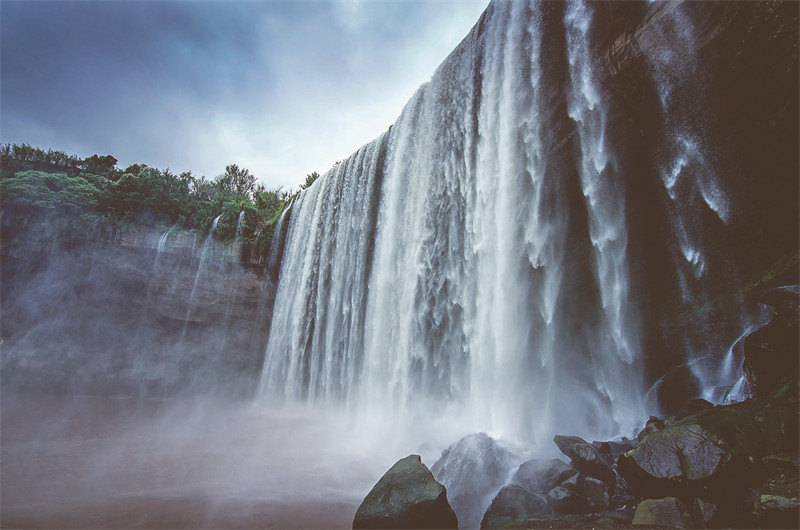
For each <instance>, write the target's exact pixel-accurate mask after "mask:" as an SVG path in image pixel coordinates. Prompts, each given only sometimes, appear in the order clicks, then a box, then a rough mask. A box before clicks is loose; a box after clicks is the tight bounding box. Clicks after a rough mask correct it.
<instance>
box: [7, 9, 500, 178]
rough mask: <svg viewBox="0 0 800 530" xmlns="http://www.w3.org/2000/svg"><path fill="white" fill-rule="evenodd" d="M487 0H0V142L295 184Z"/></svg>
mask: <svg viewBox="0 0 800 530" xmlns="http://www.w3.org/2000/svg"><path fill="white" fill-rule="evenodd" d="M487 3H488V1H487V0H477V1H474V2H464V1H458V2H456V1H447V0H439V1H434V0H430V1H393V0H384V1H378V0H375V1H344V0H340V1H305V2H299V1H179V0H174V1H146V0H139V1H111V0H107V1H101V2H95V1H70V0H60V1H55V2H47V1H9V0H2V1H0V61H1V62H0V70H1V71H0V74H1V76H0V138H1V139H2V141H3V142H13V143H22V142H27V143H29V144H31V145H34V146H38V147H42V148H53V149H59V150H63V151H66V152H68V153H71V154H76V155H78V156H82V157H84V156H89V155H92V154H95V153H98V154H112V155H114V156H116V157H117V158H118V159H119V160H120V165H121V166H123V167H124V166H125V165H128V164H131V163H134V162H142V163H147V164H150V165H153V166H156V167H159V168H162V169H163V168H167V167H169V168H170V169H171V170H172V171H173V172H181V171H189V170H191V171H192V172H193V173H194V174H195V175H198V176H199V175H206V176H207V177H213V176H215V175H217V174H219V173H222V172H223V171H224V168H225V165H226V164H230V163H236V164H239V165H240V166H243V167H246V168H249V169H250V170H251V172H253V173H254V174H256V175H257V176H258V177H259V179H260V180H261V181H262V182H264V183H265V184H267V185H270V186H278V185H282V186H284V187H286V188H290V187H295V186H296V185H297V184H299V183H300V182H302V181H303V180H304V177H305V175H306V174H307V173H310V172H311V171H319V172H324V171H326V170H327V169H328V168H329V167H330V166H331V165H332V164H333V163H334V162H335V161H337V160H340V159H343V158H345V157H347V156H348V155H350V154H351V153H352V152H353V151H355V150H356V149H358V148H359V147H360V146H361V145H363V144H364V143H366V142H368V141H370V140H371V139H373V138H374V137H376V136H378V135H379V134H380V133H381V132H382V131H384V130H386V129H387V128H388V126H389V125H390V124H391V123H392V122H394V120H395V119H396V118H397V117H398V116H399V114H400V111H401V110H402V107H403V105H404V104H405V102H406V101H407V100H408V99H409V98H410V97H411V95H412V94H413V93H414V91H415V90H416V89H417V87H418V86H419V85H420V84H422V83H423V82H425V81H427V80H428V79H429V78H430V76H431V74H432V73H433V71H434V70H435V69H436V67H437V66H438V65H439V63H441V61H442V60H444V58H445V57H446V56H447V54H448V53H449V52H450V51H451V50H452V49H453V48H454V47H455V46H456V45H457V44H458V42H459V41H460V40H461V39H462V38H463V37H464V36H466V34H467V33H468V31H469V30H470V28H471V27H472V25H473V24H474V23H475V22H477V20H478V18H479V16H480V13H481V12H482V10H483V9H484V8H485V6H486V4H487Z"/></svg>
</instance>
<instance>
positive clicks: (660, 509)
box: [633, 497, 694, 528]
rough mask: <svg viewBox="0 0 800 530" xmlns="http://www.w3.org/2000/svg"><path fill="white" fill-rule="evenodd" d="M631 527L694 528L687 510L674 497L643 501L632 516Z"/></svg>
mask: <svg viewBox="0 0 800 530" xmlns="http://www.w3.org/2000/svg"><path fill="white" fill-rule="evenodd" d="M633 525H634V526H638V525H647V526H657V527H667V528H693V527H694V524H693V522H692V518H691V516H690V514H689V509H688V508H687V507H686V505H685V504H684V503H682V502H681V501H680V500H678V499H676V498H675V497H666V498H664V499H645V500H643V501H642V502H640V503H639V506H637V508H636V513H634V515H633Z"/></svg>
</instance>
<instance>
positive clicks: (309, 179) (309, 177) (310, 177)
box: [300, 171, 319, 190]
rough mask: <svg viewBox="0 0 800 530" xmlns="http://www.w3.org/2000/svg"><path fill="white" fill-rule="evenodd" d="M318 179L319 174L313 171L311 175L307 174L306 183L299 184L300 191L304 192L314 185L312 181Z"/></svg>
mask: <svg viewBox="0 0 800 530" xmlns="http://www.w3.org/2000/svg"><path fill="white" fill-rule="evenodd" d="M318 178H319V173H317V172H316V171H314V172H313V173H309V174H308V175H306V181H305V182H304V183H302V184H300V189H301V190H304V189H307V188H309V187H310V186H311V185H312V184H314V181H315V180H317V179H318Z"/></svg>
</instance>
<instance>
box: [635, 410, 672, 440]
mask: <svg viewBox="0 0 800 530" xmlns="http://www.w3.org/2000/svg"><path fill="white" fill-rule="evenodd" d="M664 427H665V425H664V421H663V420H661V419H659V418H656V417H655V416H650V419H648V420H647V423H645V424H644V428H643V429H642V430H641V431H639V434H637V435H636V438H637V439H638V440H639V441H640V442H641V441H642V440H643V439H644V437H645V436H647V435H648V434H652V433H654V432H656V431H660V430H661V429H663V428H664Z"/></svg>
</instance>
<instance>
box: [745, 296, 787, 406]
mask: <svg viewBox="0 0 800 530" xmlns="http://www.w3.org/2000/svg"><path fill="white" fill-rule="evenodd" d="M762 302H763V303H765V304H767V305H768V306H770V307H771V308H772V310H773V313H772V319H771V320H770V321H769V323H767V324H766V325H764V326H762V327H761V328H759V329H757V330H756V331H754V332H753V333H751V334H750V335H748V336H747V337H746V338H745V339H744V358H745V360H744V366H743V370H744V372H745V374H746V376H747V378H748V380H749V383H750V385H751V388H752V389H753V391H754V393H755V395H756V396H757V397H768V396H771V395H773V394H774V393H775V392H776V391H778V390H779V389H780V388H781V386H782V384H783V383H785V382H786V381H787V380H795V381H796V380H797V374H798V351H800V334H798V322H799V321H800V286H797V285H792V286H787V287H781V288H778V289H773V290H771V291H769V292H768V293H766V294H765V295H764V297H763V298H762ZM795 392H796V389H795Z"/></svg>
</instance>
